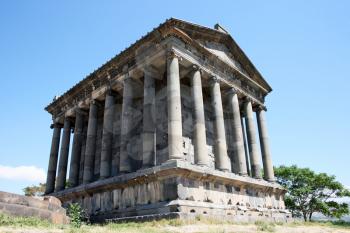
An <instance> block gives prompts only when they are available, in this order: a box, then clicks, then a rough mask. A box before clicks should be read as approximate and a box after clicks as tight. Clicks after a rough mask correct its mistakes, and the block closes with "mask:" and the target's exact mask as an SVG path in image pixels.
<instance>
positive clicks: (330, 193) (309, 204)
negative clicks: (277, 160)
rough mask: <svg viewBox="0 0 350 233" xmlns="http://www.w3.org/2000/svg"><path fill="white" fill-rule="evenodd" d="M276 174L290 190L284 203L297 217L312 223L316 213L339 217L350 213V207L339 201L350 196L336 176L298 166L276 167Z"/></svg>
mask: <svg viewBox="0 0 350 233" xmlns="http://www.w3.org/2000/svg"><path fill="white" fill-rule="evenodd" d="M275 175H276V178H277V182H278V183H279V184H281V185H282V186H283V187H285V188H286V189H287V193H286V195H285V204H286V207H287V208H288V209H290V211H291V212H292V215H293V216H294V217H303V218H304V220H305V221H310V220H311V217H312V214H313V213H315V212H320V213H322V214H324V215H325V216H328V217H336V218H341V217H342V216H344V215H346V214H349V212H350V211H349V206H348V204H347V203H341V202H340V201H339V199H338V200H337V198H341V197H350V191H349V190H348V189H346V188H345V187H344V186H343V185H342V184H341V183H339V182H338V181H336V180H335V176H331V175H327V174H326V173H315V172H314V171H311V170H310V169H309V168H298V167H297V166H296V165H293V166H290V167H288V166H280V167H277V168H275Z"/></svg>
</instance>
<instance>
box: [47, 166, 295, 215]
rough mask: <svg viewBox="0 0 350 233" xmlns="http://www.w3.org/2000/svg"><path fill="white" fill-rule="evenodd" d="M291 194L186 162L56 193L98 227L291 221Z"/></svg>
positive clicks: (63, 201) (66, 203)
mask: <svg viewBox="0 0 350 233" xmlns="http://www.w3.org/2000/svg"><path fill="white" fill-rule="evenodd" d="M284 193H285V190H284V189H283V188H282V187H281V186H280V185H278V184H276V183H271V182H267V181H265V180H262V179H261V180H257V179H254V178H251V177H243V176H238V175H235V174H233V173H228V172H222V171H218V170H214V169H211V168H206V167H201V166H198V165H193V164H191V163H189V162H187V161H183V160H170V161H167V162H166V163H164V164H162V165H159V166H155V167H152V168H148V169H143V170H139V171H136V172H133V173H128V174H122V175H118V176H114V177H111V178H107V179H103V180H99V181H95V182H92V183H89V184H86V185H80V186H78V187H74V188H68V189H65V190H63V191H59V192H55V193H52V194H51V195H53V196H56V197H57V198H59V199H60V200H61V201H62V203H63V205H64V206H67V205H68V204H69V203H71V202H78V203H80V204H81V206H82V207H83V208H84V209H86V211H87V213H88V214H89V215H90V220H91V221H92V222H103V221H125V220H151V219H159V218H194V217H196V216H197V215H201V216H208V217H210V218H219V219H226V220H232V221H257V220H262V221H283V222H285V221H289V220H291V214H290V213H289V212H288V211H286V210H285V206H284V201H283V196H284Z"/></svg>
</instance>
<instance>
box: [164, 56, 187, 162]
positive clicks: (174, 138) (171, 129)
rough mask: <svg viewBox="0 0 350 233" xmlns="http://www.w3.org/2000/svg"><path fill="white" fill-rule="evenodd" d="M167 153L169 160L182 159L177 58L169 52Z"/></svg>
mask: <svg viewBox="0 0 350 233" xmlns="http://www.w3.org/2000/svg"><path fill="white" fill-rule="evenodd" d="M167 101H168V152H169V159H184V155H183V149H182V116H181V91H180V71H179V58H178V57H177V55H176V54H175V53H174V52H173V51H171V52H169V53H168V58H167Z"/></svg>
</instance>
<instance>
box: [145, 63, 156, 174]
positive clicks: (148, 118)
mask: <svg viewBox="0 0 350 233" xmlns="http://www.w3.org/2000/svg"><path fill="white" fill-rule="evenodd" d="M156 76H157V73H156V71H154V70H151V69H150V68H145V70H144V87H143V135H142V167H143V168H148V167H153V166H155V165H156V162H155V159H156V157H155V153H156V95H155V83H154V78H155V77H156Z"/></svg>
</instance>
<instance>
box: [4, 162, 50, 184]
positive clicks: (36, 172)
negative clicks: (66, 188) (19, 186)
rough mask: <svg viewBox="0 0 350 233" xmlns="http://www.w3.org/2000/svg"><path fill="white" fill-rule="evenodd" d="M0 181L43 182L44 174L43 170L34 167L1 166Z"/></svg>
mask: <svg viewBox="0 0 350 233" xmlns="http://www.w3.org/2000/svg"><path fill="white" fill-rule="evenodd" d="M0 179H6V180H17V181H31V182H45V180H46V174H45V171H44V169H42V168H39V167H35V166H17V167H10V166H3V165H0Z"/></svg>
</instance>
